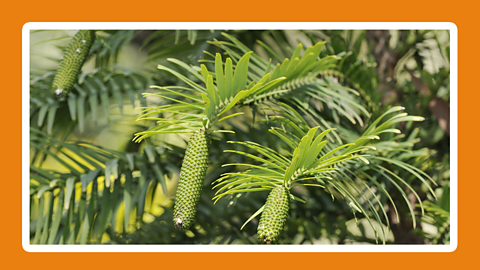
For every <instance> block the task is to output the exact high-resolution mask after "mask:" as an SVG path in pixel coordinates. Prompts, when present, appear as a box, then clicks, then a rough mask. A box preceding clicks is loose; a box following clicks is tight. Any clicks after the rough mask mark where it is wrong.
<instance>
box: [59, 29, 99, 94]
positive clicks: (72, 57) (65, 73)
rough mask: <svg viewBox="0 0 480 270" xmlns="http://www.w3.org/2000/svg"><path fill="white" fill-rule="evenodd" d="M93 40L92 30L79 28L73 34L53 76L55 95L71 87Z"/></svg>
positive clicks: (66, 91) (64, 92) (65, 92)
mask: <svg viewBox="0 0 480 270" xmlns="http://www.w3.org/2000/svg"><path fill="white" fill-rule="evenodd" d="M94 41H95V31H94V30H79V31H78V32H77V33H76V34H75V35H74V36H73V38H72V41H70V44H68V46H67V48H66V49H65V53H64V55H63V59H62V61H61V62H60V65H59V66H58V69H57V73H56V74H55V77H54V78H53V84H52V88H53V91H54V92H55V95H56V96H57V97H62V96H64V95H66V94H67V93H68V91H70V89H72V87H73V85H74V84H75V82H76V81H77V77H78V75H79V73H80V70H81V69H82V66H83V63H84V62H85V60H86V59H87V56H88V52H89V51H90V47H92V44H93V42H94Z"/></svg>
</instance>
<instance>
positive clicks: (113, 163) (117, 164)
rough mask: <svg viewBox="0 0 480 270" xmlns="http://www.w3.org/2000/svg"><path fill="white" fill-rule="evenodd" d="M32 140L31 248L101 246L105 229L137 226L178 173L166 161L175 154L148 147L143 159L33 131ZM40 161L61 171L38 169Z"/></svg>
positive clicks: (131, 154) (134, 154) (45, 168)
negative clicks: (50, 161)
mask: <svg viewBox="0 0 480 270" xmlns="http://www.w3.org/2000/svg"><path fill="white" fill-rule="evenodd" d="M30 137H31V144H30V145H31V147H32V149H33V150H34V151H35V152H36V153H35V154H34V156H38V158H37V161H35V160H32V162H31V165H30V179H31V180H30V201H31V205H32V207H35V208H34V209H31V210H32V211H31V215H35V216H36V219H35V220H36V223H35V224H32V226H35V227H36V230H35V236H34V238H33V243H34V244H47V243H48V244H67V243H70V244H74V243H80V244H86V243H101V242H102V237H103V236H104V233H105V232H106V230H107V229H109V228H110V230H116V229H115V228H118V227H120V228H121V230H122V231H124V232H125V231H128V230H131V229H132V227H133V228H135V227H136V226H140V224H142V223H143V222H144V214H145V213H146V211H147V210H148V209H152V207H153V203H154V201H155V200H154V197H155V196H157V197H158V195H156V194H157V192H156V190H157V186H158V187H161V189H162V190H163V193H164V194H165V195H167V194H168V192H169V191H168V189H167V177H168V179H171V178H172V177H173V175H174V174H176V173H178V170H179V168H178V166H177V165H176V164H177V162H176V160H175V159H172V158H171V157H170V158H167V156H172V154H173V155H175V156H178V154H179V153H175V154H174V152H172V151H170V150H168V151H165V150H164V152H163V153H162V152H159V151H158V150H156V149H154V148H153V147H152V146H147V147H145V149H144V151H143V153H126V152H117V151H112V150H108V149H104V148H101V147H99V146H96V145H93V144H90V143H85V142H78V141H77V142H76V141H59V140H56V139H55V138H53V137H51V136H48V134H46V133H44V132H42V131H40V130H38V129H33V128H32V129H31V133H30ZM43 157H46V158H48V159H50V160H54V162H57V163H59V164H60V166H61V167H62V170H60V171H57V170H51V169H48V168H47V167H45V166H42V165H40V163H39V162H40V160H41V159H43ZM159 160H162V162H158V161H159ZM148 211H151V210H148ZM119 220H120V222H121V224H117V223H118V222H119Z"/></svg>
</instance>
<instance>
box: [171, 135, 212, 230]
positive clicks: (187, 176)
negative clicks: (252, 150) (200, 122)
mask: <svg viewBox="0 0 480 270" xmlns="http://www.w3.org/2000/svg"><path fill="white" fill-rule="evenodd" d="M209 147H210V140H209V138H208V137H207V134H206V133H205V131H204V130H203V128H200V129H199V130H198V131H197V132H195V133H194V134H193V135H192V137H191V138H190V141H189V142H188V146H187V151H186V152H185V157H184V158H183V163H182V168H181V170H180V181H179V183H178V189H177V194H176V198H175V207H174V209H173V224H174V225H175V228H177V229H179V230H185V229H188V228H189V227H190V226H191V225H192V223H193V220H194V219H195V213H196V211H197V205H198V202H199V200H200V194H201V192H202V188H203V181H204V179H205V174H206V172H207V168H208V161H209V156H208V150H209Z"/></svg>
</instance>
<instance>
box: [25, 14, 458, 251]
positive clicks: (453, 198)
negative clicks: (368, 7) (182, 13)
mask: <svg viewBox="0 0 480 270" xmlns="http://www.w3.org/2000/svg"><path fill="white" fill-rule="evenodd" d="M36 29H45V30H54V29H63V30H70V29H72V30H73V29H145V30H154V29H171V30H174V29H179V30H188V29H198V30H210V29H219V30H223V29H248V30H261V29H272V30H277V29H281V30H283V29H288V30H295V29H331V30H337V29H338V30H342V29H349V30H363V29H366V30H377V29H378V30H408V29H432V30H440V29H443V30H450V224H451V225H450V236H451V240H450V245H271V246H265V245H173V244H172V245H170V244H168V245H31V244H30V235H29V234H30V228H29V227H30V224H29V223H30V222H29V219H30V218H29V213H30V203H29V200H28V198H29V183H30V179H29V142H30V136H29V108H30V103H29V93H30V88H29V85H30V82H29V78H30V31H31V30H36ZM22 246H23V248H24V250H25V251H27V252H453V251H455V250H456V249H457V247H458V29H457V26H456V25H455V24H454V23H451V22H407V23H406V22H348V23H346V22H328V23H327V22H161V23H160V22H159V23H151V22H148V23H141V22H133V23H132V22H108V23H104V22H55V23H51V22H30V23H26V24H25V25H24V26H23V29H22Z"/></svg>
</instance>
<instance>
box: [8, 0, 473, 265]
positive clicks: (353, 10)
mask: <svg viewBox="0 0 480 270" xmlns="http://www.w3.org/2000/svg"><path fill="white" fill-rule="evenodd" d="M89 2H91V3H89ZM425 2H426V1H418V0H417V1H410V0H406V1H402V2H388V1H379V0H375V1H367V2H358V1H350V0H347V1H345V0H344V1H339V2H333V1H332V2H325V1H312V0H308V1H301V2H291V1H289V2H286V3H282V2H280V1H276V2H273V3H267V2H262V1H258V0H257V1H251V0H245V1H240V2H237V1H234V2H233V1H232V2H229V1H225V0H224V1H195V2H193V1H192V3H187V2H185V1H182V2H181V5H180V2H178V1H171V2H168V3H164V2H160V1H151V3H149V2H148V1H141V2H131V1H128V2H124V3H121V2H120V1H118V2H107V1H48V2H45V1H44V2H38V1H35V2H33V1H32V3H28V1H27V2H26V1H15V2H9V3H8V4H9V6H8V8H7V7H4V9H3V11H4V12H3V13H4V14H2V16H1V17H2V26H3V29H2V30H3V32H4V36H3V37H4V38H2V42H0V48H1V52H3V55H2V57H1V59H2V60H3V61H1V62H2V64H1V65H0V68H1V73H0V74H2V78H3V80H2V81H3V82H4V83H5V82H7V84H6V85H5V84H4V83H3V84H2V86H3V87H2V88H3V91H2V95H3V98H2V100H3V101H4V102H3V104H2V106H0V115H1V116H2V121H1V123H2V126H3V127H4V132H2V140H1V141H2V143H3V147H2V152H3V158H2V163H1V164H2V165H3V177H2V179H3V181H2V184H3V185H2V195H1V196H0V200H1V205H2V206H3V207H2V212H3V213H2V222H0V232H1V233H2V240H3V241H2V245H1V246H2V249H3V250H2V251H3V252H2V259H3V260H2V261H3V264H5V259H6V262H7V264H6V265H7V267H8V266H9V265H11V266H12V267H15V268H19V267H21V268H24V269H28V268H36V269H52V268H57V267H58V268H60V267H62V268H63V267H68V268H69V269H77V268H78V269H85V268H90V267H94V268H97V267H98V268H104V267H110V268H118V269H124V268H136V269H142V268H170V269H172V267H174V268H180V269H184V268H185V269H186V268H189V269H198V268H204V267H205V268H207V267H208V268H229V269H236V268H247V267H248V268H250V267H254V268H259V267H262V268H264V269H270V268H277V269H278V268H280V269H286V268H290V269H292V268H297V267H299V268H300V269H301V267H305V266H308V267H313V268H314V269H316V268H326V267H335V268H337V269H343V268H344V267H345V268H346V266H348V267H355V268H356V269H363V268H368V269H372V268H377V267H381V268H383V267H387V268H388V269H396V268H406V267H408V268H412V267H413V268H415V269H421V268H424V267H425V268H426V267H429V268H436V269H439V268H440V269H445V268H449V267H452V266H457V267H458V266H459V264H466V263H468V262H469V261H472V262H473V260H476V257H475V256H474V254H475V255H476V253H477V252H475V251H476V249H477V246H476V245H475V244H474V242H473V239H474V238H475V237H472V236H474V235H476V231H477V230H476V229H477V228H475V227H474V226H476V225H477V223H476V222H474V220H473V219H472V218H470V217H472V216H477V214H476V213H477V211H476V210H477V207H476V206H475V205H476V204H475V203H474V199H475V197H476V193H475V191H476V190H477V188H478V187H479V181H477V180H476V179H477V178H478V173H476V172H474V170H473V168H475V167H476V166H475V165H476V164H475V163H476V161H477V160H478V159H477V158H476V156H474V153H475V152H476V151H475V150H476V149H478V147H477V146H474V147H473V149H472V147H470V152H469V153H472V154H467V153H466V152H465V153H464V151H461V149H463V146H464V145H465V146H466V142H470V141H471V142H474V141H476V137H477V136H475V137H474V134H475V133H474V132H468V133H467V132H466V133H465V134H463V133H460V135H461V136H460V137H461V138H463V142H461V141H460V142H459V179H463V180H462V181H464V182H467V181H468V182H467V184H466V185H468V188H465V186H466V185H462V184H461V183H460V184H459V196H458V197H459V203H458V205H459V206H461V207H462V210H459V211H458V213H459V245H458V248H457V250H456V251H454V252H452V253H420V254H418V253H417V254H413V253H385V254H383V253H382V254H380V253H321V254H320V253H296V254H293V253H287V254H284V253H266V254H258V253H241V254H238V253H228V254H218V253H192V254H185V253H183V254H179V253H169V254H159V253H151V254H145V253H144V254H142V253H135V254H133V253H128V254H125V253H103V254H91V253H81V254H78V253H68V254H52V253H28V252H26V251H24V250H23V248H22V244H21V235H22V232H21V228H22V226H21V210H22V209H21V87H20V85H21V54H22V49H21V48H22V46H21V39H22V27H23V25H24V24H25V23H27V22H63V21H78V22H87V21H91V22H100V21H101V22H106V21H113V22H115V21H142V22H149V21H152V22H153V21H165V22H167V21H190V22H192V21H238V22H241V21H273V22H274V21H292V22H293V21H301V22H308V21H312V22H313V21H326V22H342V21H343V22H357V21H378V22H383V21H392V22H395V21H398V22H401V21H403V22H408V21H410V22H418V21H422V22H453V23H455V24H456V25H457V27H458V37H459V38H458V45H459V58H458V59H459V61H458V63H459V69H458V70H459V77H458V78H459V89H460V90H459V94H458V97H459V116H464V119H463V121H460V120H459V121H458V122H459V125H466V123H467V122H468V123H477V122H478V120H477V113H476V112H475V111H474V108H475V106H476V107H478V105H476V104H475V102H476V101H477V100H479V93H480V91H478V90H477V88H478V82H477V80H475V79H476V78H477V77H478V75H477V74H476V73H477V70H478V68H477V65H474V62H473V61H468V60H467V59H472V60H473V59H476V58H477V57H476V55H477V50H478V44H479V43H478V34H477V32H476V31H475V30H477V29H476V26H477V25H478V22H477V20H476V19H477V18H478V15H477V14H476V10H477V9H475V8H474V7H470V8H469V9H465V10H462V7H463V6H467V5H462V3H459V2H460V1H456V2H455V3H452V2H451V1H438V0H437V1H430V2H431V3H425ZM465 2H466V1H465ZM177 3H178V4H177ZM358 4H361V5H362V6H361V7H359V6H356V5H358ZM327 5H330V6H327ZM185 7H190V9H189V10H186V9H185ZM15 11H17V12H15ZM6 78H9V80H5V79H6ZM467 94H468V98H464V97H465V96H467ZM468 118H470V119H468ZM472 126H473V125H472ZM477 167H478V165H477ZM467 176H470V177H467ZM475 264H476V263H474V264H473V265H475ZM119 267H120V268H119ZM467 267H468V266H467ZM6 269H10V268H6Z"/></svg>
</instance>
